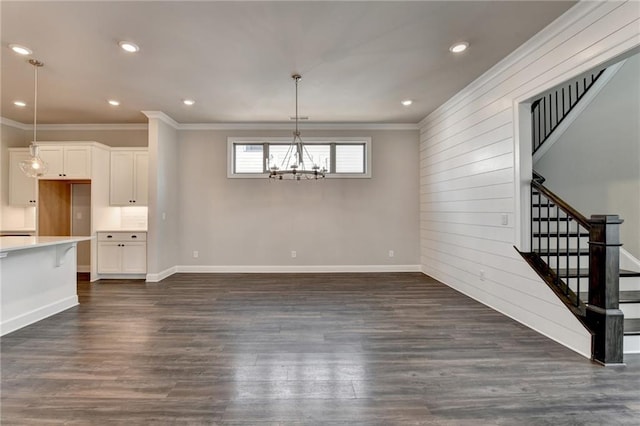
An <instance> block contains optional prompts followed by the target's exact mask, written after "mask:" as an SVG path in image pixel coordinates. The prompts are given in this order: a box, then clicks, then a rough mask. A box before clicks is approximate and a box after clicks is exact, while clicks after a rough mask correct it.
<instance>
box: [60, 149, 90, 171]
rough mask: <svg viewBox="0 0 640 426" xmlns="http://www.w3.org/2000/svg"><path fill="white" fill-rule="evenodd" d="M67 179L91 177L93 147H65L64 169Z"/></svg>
mask: <svg viewBox="0 0 640 426" xmlns="http://www.w3.org/2000/svg"><path fill="white" fill-rule="evenodd" d="M62 173H63V174H64V177H65V178H67V179H91V148H90V147H88V146H65V147H64V171H63V172H62Z"/></svg>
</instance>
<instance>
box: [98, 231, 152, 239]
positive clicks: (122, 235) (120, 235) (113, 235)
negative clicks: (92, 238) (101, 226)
mask: <svg viewBox="0 0 640 426" xmlns="http://www.w3.org/2000/svg"><path fill="white" fill-rule="evenodd" d="M98 241H147V233H146V232H98Z"/></svg>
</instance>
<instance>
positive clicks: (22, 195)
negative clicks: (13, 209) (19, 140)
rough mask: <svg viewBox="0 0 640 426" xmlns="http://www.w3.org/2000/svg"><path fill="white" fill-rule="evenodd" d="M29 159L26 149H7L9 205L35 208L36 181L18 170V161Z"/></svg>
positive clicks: (29, 154)
mask: <svg viewBox="0 0 640 426" xmlns="http://www.w3.org/2000/svg"><path fill="white" fill-rule="evenodd" d="M29 158H31V153H30V152H29V150H28V149H22V148H18V149H9V205H11V206H19V207H28V206H35V205H36V202H37V198H36V185H37V183H38V180H37V179H35V178H31V177H28V176H27V175H25V174H24V173H23V172H22V170H20V165H19V163H20V161H22V160H27V159H29Z"/></svg>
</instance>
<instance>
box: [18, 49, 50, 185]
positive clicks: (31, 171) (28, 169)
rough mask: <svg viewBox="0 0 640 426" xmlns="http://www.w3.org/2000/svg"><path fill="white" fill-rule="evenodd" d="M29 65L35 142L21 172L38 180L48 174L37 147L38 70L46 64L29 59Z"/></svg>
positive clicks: (21, 166) (21, 167)
mask: <svg viewBox="0 0 640 426" xmlns="http://www.w3.org/2000/svg"><path fill="white" fill-rule="evenodd" d="M29 63H30V64H31V65H33V69H34V90H33V93H34V95H33V141H31V145H29V151H30V153H31V157H30V158H28V159H26V160H22V161H20V170H22V172H23V173H24V174H25V175H27V176H29V177H32V178H37V177H40V176H43V175H44V174H45V173H47V163H45V162H44V161H43V160H42V158H40V156H39V155H38V145H37V141H38V138H37V121H38V120H37V119H38V68H40V67H42V66H43V65H44V64H43V63H42V62H40V61H38V60H36V59H29Z"/></svg>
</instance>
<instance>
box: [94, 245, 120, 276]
mask: <svg viewBox="0 0 640 426" xmlns="http://www.w3.org/2000/svg"><path fill="white" fill-rule="evenodd" d="M121 244H122V243H116V242H113V243H112V242H108V243H107V242H101V243H98V273H99V274H117V273H120V272H121V270H122V247H121Z"/></svg>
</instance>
